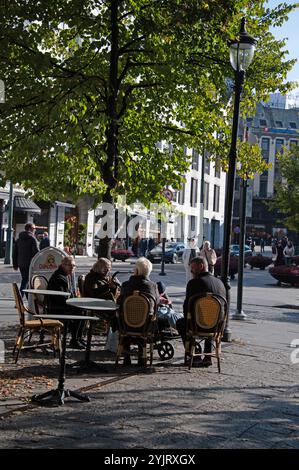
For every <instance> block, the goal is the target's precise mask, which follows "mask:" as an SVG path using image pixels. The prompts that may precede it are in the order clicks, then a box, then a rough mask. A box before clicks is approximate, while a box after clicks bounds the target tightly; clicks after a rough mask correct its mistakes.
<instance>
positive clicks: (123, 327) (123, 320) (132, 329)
mask: <svg viewBox="0 0 299 470" xmlns="http://www.w3.org/2000/svg"><path fill="white" fill-rule="evenodd" d="M116 315H117V319H118V326H119V344H118V348H117V351H116V360H115V364H116V365H117V364H118V361H119V358H120V356H121V355H123V354H124V352H126V353H128V354H130V355H133V354H134V355H136V353H135V352H131V353H130V351H127V350H128V349H129V348H130V344H137V345H139V346H141V347H142V360H143V365H144V366H145V367H146V365H147V345H149V357H150V365H152V362H153V341H154V334H155V325H156V302H155V299H154V297H153V296H151V295H150V294H144V293H142V292H140V291H134V292H133V294H132V295H130V296H128V297H127V298H126V299H125V301H124V303H123V305H122V307H121V308H120V309H119V311H118V312H117V314H116ZM125 350H126V351H125Z"/></svg>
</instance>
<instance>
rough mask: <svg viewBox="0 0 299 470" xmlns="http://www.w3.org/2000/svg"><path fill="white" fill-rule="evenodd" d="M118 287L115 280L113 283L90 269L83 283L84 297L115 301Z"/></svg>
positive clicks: (107, 277)
mask: <svg viewBox="0 0 299 470" xmlns="http://www.w3.org/2000/svg"><path fill="white" fill-rule="evenodd" d="M119 286H120V283H119V281H118V280H117V279H115V282H113V281H111V277H109V276H104V275H103V274H101V273H96V272H95V271H93V270H92V269H91V270H90V271H89V273H88V274H87V276H86V278H85V281H84V296H85V297H95V298H97V299H110V300H115V297H116V293H117V290H118V287H119Z"/></svg>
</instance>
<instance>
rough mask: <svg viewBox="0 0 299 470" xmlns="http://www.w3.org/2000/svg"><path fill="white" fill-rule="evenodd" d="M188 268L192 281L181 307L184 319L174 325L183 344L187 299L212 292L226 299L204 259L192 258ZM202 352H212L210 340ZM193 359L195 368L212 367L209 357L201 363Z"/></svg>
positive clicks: (222, 286) (221, 286)
mask: <svg viewBox="0 0 299 470" xmlns="http://www.w3.org/2000/svg"><path fill="white" fill-rule="evenodd" d="M190 267H191V273H192V275H193V279H191V280H190V281H189V282H188V284H187V290H186V298H185V301H184V306H183V310H184V318H182V319H179V320H178V321H177V323H176V327H177V330H178V332H179V334H180V335H181V337H182V340H183V342H184V343H185V339H186V316H187V312H188V303H189V299H190V298H191V297H192V296H193V295H196V294H203V293H205V292H212V293H213V294H218V295H221V296H222V297H224V298H226V290H225V287H224V284H223V282H222V281H221V280H220V279H217V278H216V277H214V276H213V275H212V274H211V273H209V271H208V263H207V260H206V259H205V258H202V257H200V256H198V257H197V258H193V260H192V261H191V266H190ZM204 352H206V353H211V352H212V344H211V341H210V340H206V341H205V347H204ZM195 359H196V360H195V361H193V365H194V366H195V367H209V366H211V365H212V359H211V356H205V357H204V358H203V361H201V360H199V359H200V358H195Z"/></svg>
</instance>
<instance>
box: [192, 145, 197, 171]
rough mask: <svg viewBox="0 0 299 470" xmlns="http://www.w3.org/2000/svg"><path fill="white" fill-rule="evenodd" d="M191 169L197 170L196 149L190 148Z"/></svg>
mask: <svg viewBox="0 0 299 470" xmlns="http://www.w3.org/2000/svg"><path fill="white" fill-rule="evenodd" d="M192 170H197V171H198V151H197V150H195V149H192Z"/></svg>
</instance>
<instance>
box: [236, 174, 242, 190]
mask: <svg viewBox="0 0 299 470" xmlns="http://www.w3.org/2000/svg"><path fill="white" fill-rule="evenodd" d="M240 181H241V178H240V176H236V179H235V191H240Z"/></svg>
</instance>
